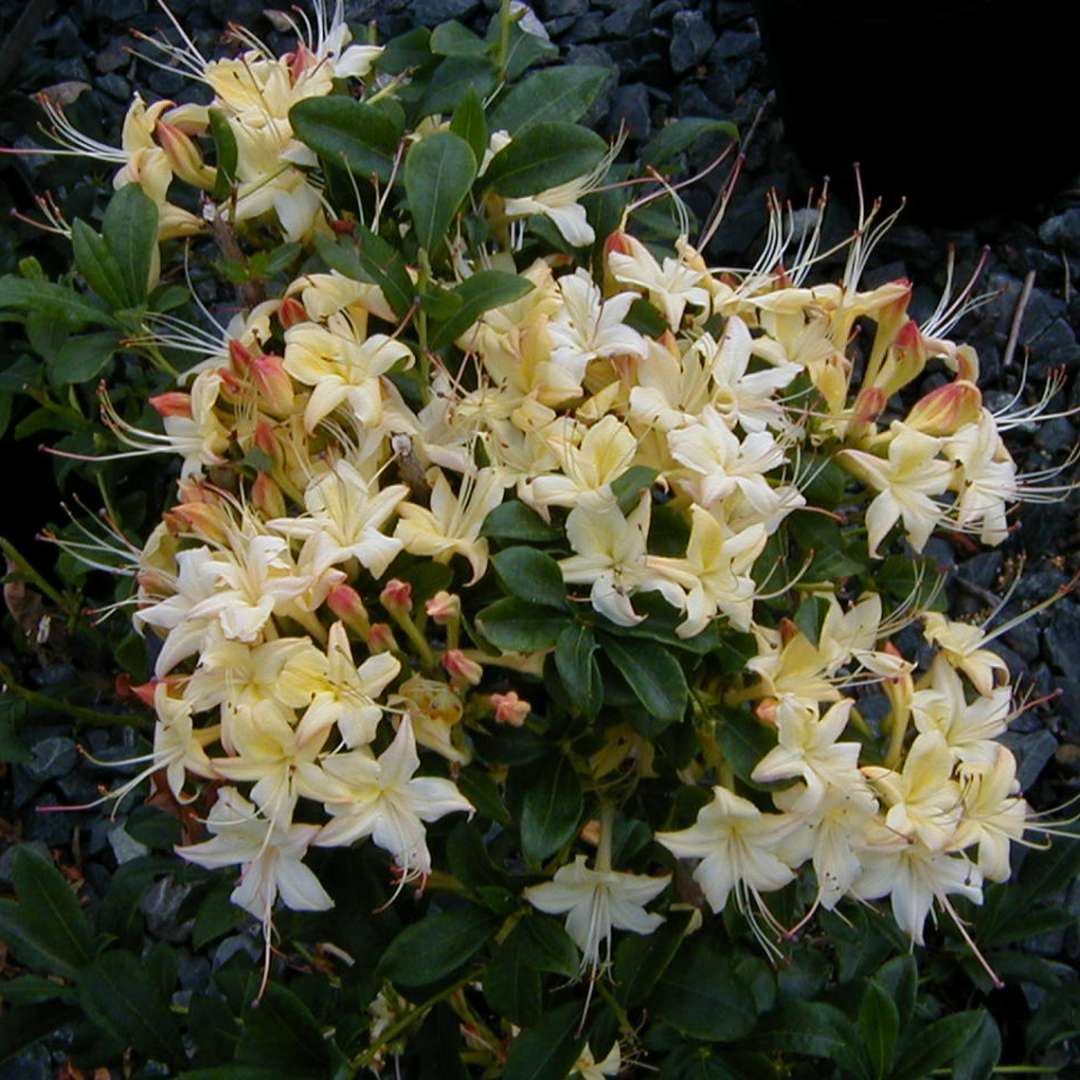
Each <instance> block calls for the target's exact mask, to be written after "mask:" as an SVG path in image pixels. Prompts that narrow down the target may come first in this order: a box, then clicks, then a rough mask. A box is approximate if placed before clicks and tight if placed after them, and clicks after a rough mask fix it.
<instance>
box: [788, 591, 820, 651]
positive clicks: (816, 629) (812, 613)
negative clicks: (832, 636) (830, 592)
mask: <svg viewBox="0 0 1080 1080" xmlns="http://www.w3.org/2000/svg"><path fill="white" fill-rule="evenodd" d="M828 614H829V601H828V600H826V599H825V597H823V596H808V597H807V598H806V599H805V600H804V601H803V602H802V603H801V604H800V605H799V607H798V610H796V612H795V618H794V620H793V621H794V623H795V625H796V626H797V627H798V628H799V629H800V630H801V631H802V632H803V636H804V637H805V638H806V640H807V641H809V642H810V644H811V645H813V646H814V648H817V643H818V641H819V640H820V638H821V627H822V624H823V623H824V622H825V616H826V615H828Z"/></svg>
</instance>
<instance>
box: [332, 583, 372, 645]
mask: <svg viewBox="0 0 1080 1080" xmlns="http://www.w3.org/2000/svg"><path fill="white" fill-rule="evenodd" d="M326 606H327V607H328V608H329V609H330V610H331V611H332V612H333V613H334V614H335V615H336V616H337V617H338V618H339V619H340V620H341V621H342V622H343V623H344V624H345V625H346V626H347V627H348V628H349V629H350V630H352V631H353V632H354V633H356V634H357V635H359V636H360V637H361V638H362V639H363V640H364V641H367V640H368V635H369V634H370V632H371V623H370V622H369V620H368V613H367V608H365V607H364V601H363V600H361V599H360V594H359V593H358V592H357V591H356V590H355V589H354V588H353V587H352V586H351V585H335V586H334V587H333V588H332V589H331V590H330V591H329V592H328V593H327V594H326Z"/></svg>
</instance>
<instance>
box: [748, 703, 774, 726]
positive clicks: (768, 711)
mask: <svg viewBox="0 0 1080 1080" xmlns="http://www.w3.org/2000/svg"><path fill="white" fill-rule="evenodd" d="M779 708H780V702H778V701H777V700H776V698H772V697H767V698H762V699H761V700H760V701H759V702H758V703H757V705H755V706H754V715H755V716H756V717H757V718H758V720H760V721H761V723H763V724H765V725H766V726H768V727H776V714H777V711H778V710H779Z"/></svg>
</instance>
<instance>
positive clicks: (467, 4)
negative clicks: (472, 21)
mask: <svg viewBox="0 0 1080 1080" xmlns="http://www.w3.org/2000/svg"><path fill="white" fill-rule="evenodd" d="M477 7H479V4H478V3H477V0H413V6H412V10H413V14H414V15H415V16H416V19H417V21H418V22H420V23H423V25H424V26H436V25H437V24H438V23H441V22H445V21H446V20H447V19H464V18H465V17H466V16H468V15H470V14H472V12H473V11H475V10H476V9H477Z"/></svg>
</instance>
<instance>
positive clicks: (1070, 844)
mask: <svg viewBox="0 0 1080 1080" xmlns="http://www.w3.org/2000/svg"><path fill="white" fill-rule="evenodd" d="M1060 831H1061V832H1064V833H1069V834H1071V835H1069V836H1055V837H1054V838H1053V840H1052V841H1051V843H1050V849H1049V850H1048V851H1039V852H1031V853H1030V854H1029V855H1028V857H1027V858H1026V859H1025V860H1024V865H1023V866H1022V867H1021V868H1020V873H1019V874H1018V875H1017V878H1016V881H1015V883H1014V884H1012V885H1010V886H1009V889H1010V892H1013V894H1014V895H1015V896H1016V897H1017V898H1019V897H1020V895H1021V894H1022V895H1023V896H1024V897H1026V898H1027V899H1028V900H1029V902H1032V903H1038V902H1039V901H1043V900H1046V899H1047V898H1048V897H1051V896H1053V895H1054V893H1056V892H1059V891H1060V890H1061V889H1064V888H1065V887H1066V886H1067V885H1068V884H1069V883H1070V882H1071V881H1072V880H1073V878H1075V877H1076V876H1077V874H1080V842H1078V841H1080V824H1076V823H1073V824H1071V825H1062V826H1061V828H1060Z"/></svg>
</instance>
